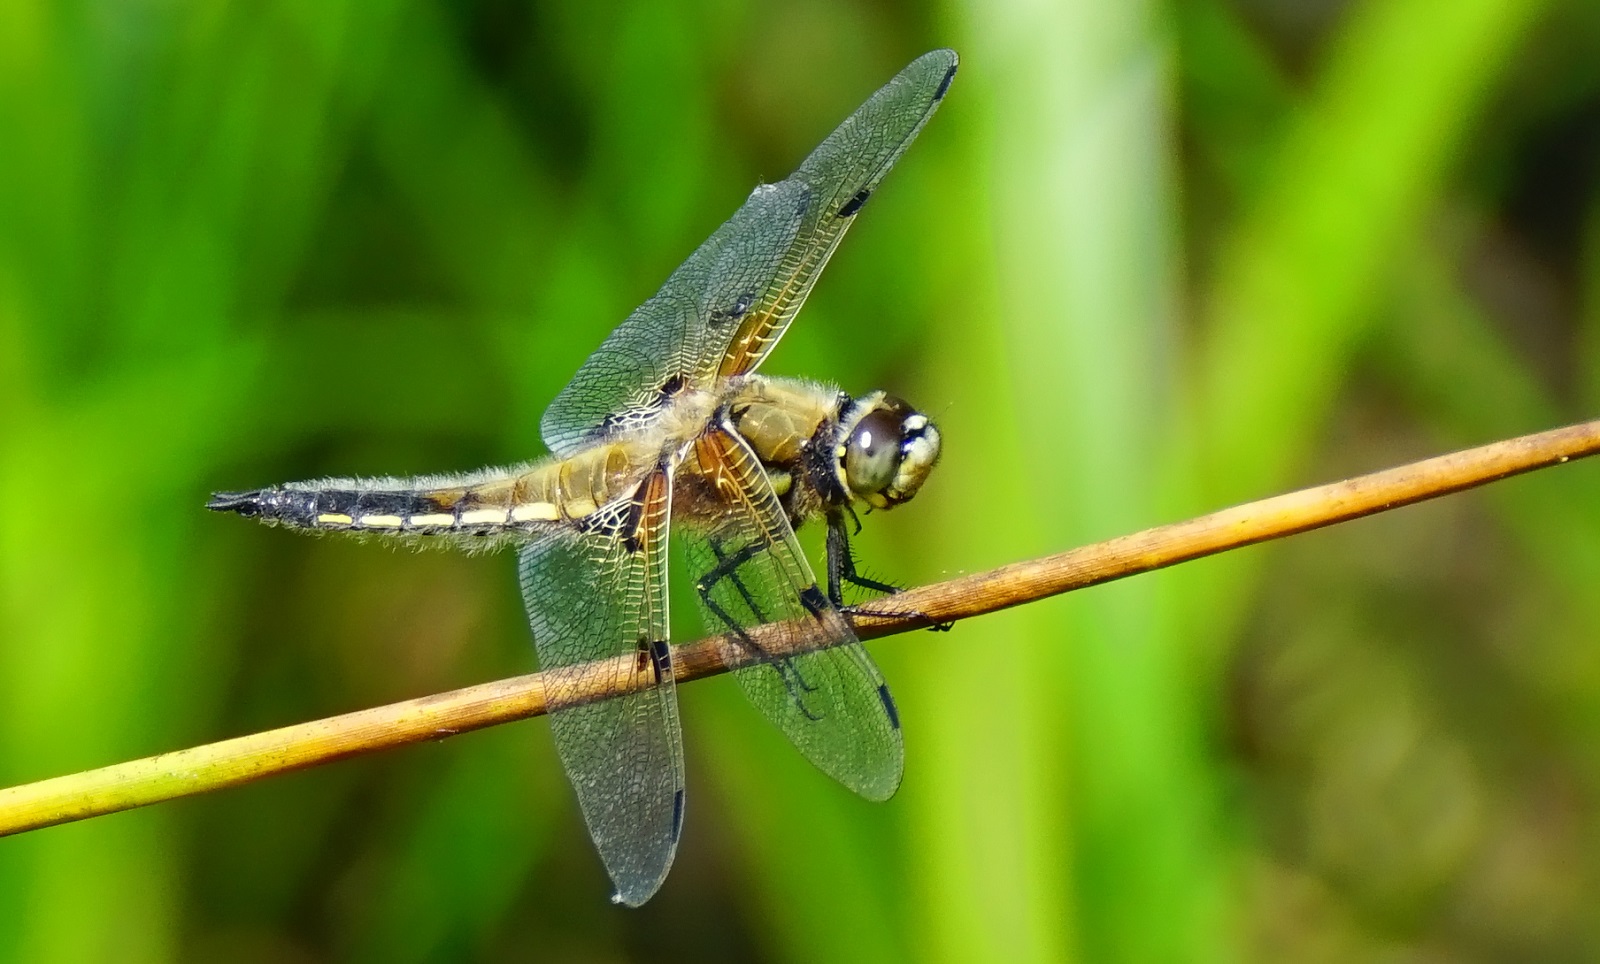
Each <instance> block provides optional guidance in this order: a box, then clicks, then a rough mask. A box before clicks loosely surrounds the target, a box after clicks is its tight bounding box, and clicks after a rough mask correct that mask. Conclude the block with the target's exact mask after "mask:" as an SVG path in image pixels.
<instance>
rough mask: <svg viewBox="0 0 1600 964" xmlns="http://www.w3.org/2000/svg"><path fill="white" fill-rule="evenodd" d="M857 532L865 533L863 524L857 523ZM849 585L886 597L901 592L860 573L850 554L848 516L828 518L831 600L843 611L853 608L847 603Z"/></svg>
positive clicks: (852, 553)
mask: <svg viewBox="0 0 1600 964" xmlns="http://www.w3.org/2000/svg"><path fill="white" fill-rule="evenodd" d="M852 515H854V513H852ZM856 531H857V532H860V531H861V523H860V522H857V523H856ZM845 583H849V584H850V585H852V586H855V587H857V588H860V589H866V590H868V591H870V592H881V593H884V594H886V595H894V594H895V593H897V592H899V591H900V587H899V586H896V585H894V584H892V583H887V582H879V581H878V580H876V579H870V578H868V577H866V576H863V575H861V573H860V572H858V571H857V570H856V556H855V553H854V552H851V551H850V533H849V532H847V531H845V525H844V516H843V514H842V513H841V514H834V515H830V516H829V517H828V598H829V599H831V600H832V601H833V604H834V605H835V606H837V607H838V608H840V609H847V608H849V607H847V606H846V605H845V603H844V584H845Z"/></svg>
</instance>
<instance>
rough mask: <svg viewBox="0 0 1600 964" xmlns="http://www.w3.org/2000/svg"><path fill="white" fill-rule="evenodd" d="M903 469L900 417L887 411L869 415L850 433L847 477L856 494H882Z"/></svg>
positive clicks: (846, 457)
mask: <svg viewBox="0 0 1600 964" xmlns="http://www.w3.org/2000/svg"><path fill="white" fill-rule="evenodd" d="M899 470H900V418H899V417H898V416H896V415H895V414H893V413H892V412H889V411H888V410H886V409H881V408H880V409H876V410H874V411H871V412H868V413H867V414H866V415H865V416H863V417H862V419H861V421H859V422H857V423H856V426H855V428H854V429H853V430H851V432H850V441H849V442H848V443H846V445H845V450H844V477H845V481H846V482H848V483H849V484H850V489H851V491H853V492H855V493H856V494H857V495H871V494H873V493H876V492H882V491H883V490H885V489H887V488H888V487H889V486H890V485H891V484H892V483H893V482H894V477H895V473H896V472H898V471H899Z"/></svg>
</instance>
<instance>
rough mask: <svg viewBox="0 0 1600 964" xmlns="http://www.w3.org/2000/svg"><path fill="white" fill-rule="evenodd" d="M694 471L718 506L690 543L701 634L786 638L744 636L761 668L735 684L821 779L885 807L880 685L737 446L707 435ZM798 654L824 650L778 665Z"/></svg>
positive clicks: (894, 773) (887, 708) (897, 761)
mask: <svg viewBox="0 0 1600 964" xmlns="http://www.w3.org/2000/svg"><path fill="white" fill-rule="evenodd" d="M695 460H696V461H697V462H698V470H699V472H700V473H702V474H701V479H703V480H704V481H705V483H706V486H707V488H708V489H709V490H710V495H708V498H707V501H714V502H715V503H716V504H717V505H718V506H719V511H717V512H716V513H715V514H714V515H712V514H707V515H706V516H705V517H704V518H696V519H695V520H694V530H693V531H692V532H689V534H688V540H687V541H688V545H689V565H690V567H691V571H693V572H694V574H695V576H696V583H695V588H696V590H697V595H698V597H699V599H700V604H701V610H702V613H703V615H704V616H705V619H706V625H707V627H708V628H709V629H710V630H711V631H712V632H722V633H726V632H732V633H739V634H742V633H743V632H744V631H745V630H748V629H749V628H750V627H753V626H757V625H761V624H763V623H785V622H789V623H791V625H792V627H793V628H792V629H791V630H790V634H791V635H790V638H788V639H783V640H780V641H779V642H778V643H776V644H774V643H770V642H769V643H768V644H767V647H766V649H765V650H758V649H756V647H755V643H754V642H753V641H752V640H751V639H750V637H748V636H743V637H742V638H743V640H744V642H743V645H746V646H748V647H751V650H750V651H751V653H752V655H755V656H757V657H758V658H761V659H762V660H763V661H762V662H760V663H758V664H756V665H753V666H747V667H745V668H742V669H739V670H736V671H735V672H734V676H735V677H736V678H737V679H738V681H739V685H740V686H741V687H743V689H744V692H745V695H746V696H748V697H749V698H750V700H751V702H753V703H755V705H756V707H757V708H758V709H760V710H761V712H762V713H763V714H764V715H766V717H767V718H768V719H769V720H771V721H772V722H774V723H776V724H777V725H778V728H779V729H781V730H783V732H784V733H785V734H786V735H787V736H788V737H789V739H790V740H791V741H793V743H794V745H795V746H796V747H798V748H799V750H800V752H801V753H802V754H804V755H805V757H806V759H808V760H810V761H811V762H812V763H814V764H816V765H817V767H818V768H820V769H821V770H822V771H823V772H824V773H827V774H828V775H829V776H831V777H833V778H834V779H836V780H838V781H839V782H840V783H843V784H844V785H845V786H847V787H849V788H850V789H852V790H854V791H856V792H857V793H859V794H861V795H862V796H864V797H867V798H868V799H872V800H885V799H888V798H889V797H890V796H892V795H893V794H894V792H895V790H896V788H898V787H899V785H900V775H901V771H902V766H903V761H904V749H903V744H902V741H901V736H900V721H899V717H898V715H897V713H896V711H895V708H894V702H893V700H892V699H891V698H890V696H889V689H888V687H887V685H885V683H884V680H883V674H882V673H880V672H879V671H878V667H877V666H876V665H874V664H873V662H872V659H871V657H869V656H868V655H867V652H866V650H865V649H864V648H863V647H862V646H861V643H860V642H858V641H857V640H856V637H855V633H854V632H853V631H852V630H851V629H850V626H849V624H848V623H846V622H845V620H844V617H843V616H842V615H840V613H839V611H838V610H837V609H835V608H834V607H833V605H832V604H831V603H829V602H828V599H827V597H826V596H824V595H823V594H822V592H821V591H820V590H819V589H818V587H817V581H816V577H815V576H813V575H812V572H811V566H810V565H809V564H808V563H807V562H806V558H805V555H804V553H802V552H801V550H800V545H799V543H798V541H797V540H796V539H795V536H794V531H793V529H791V528H790V526H789V521H788V519H787V518H786V517H785V516H784V514H783V511H782V509H781V508H780V506H779V505H778V500H777V497H776V496H775V495H774V494H773V491H772V486H771V484H770V483H769V482H768V481H767V476H766V473H765V472H763V471H762V470H761V467H760V466H759V465H758V464H757V462H756V458H755V455H754V453H752V452H751V451H750V449H749V447H748V446H746V445H745V443H744V442H743V440H741V439H740V438H739V437H738V436H737V435H735V434H733V433H732V432H731V431H729V430H726V429H722V428H713V429H711V430H709V431H708V432H707V433H706V434H705V435H703V436H702V437H701V438H700V439H699V440H698V441H697V442H696V445H695ZM697 481H698V480H697ZM802 645H803V646H806V647H826V648H813V649H810V650H809V651H807V652H803V653H799V654H797V655H790V656H781V655H778V653H780V652H784V651H789V650H790V648H791V647H792V646H802Z"/></svg>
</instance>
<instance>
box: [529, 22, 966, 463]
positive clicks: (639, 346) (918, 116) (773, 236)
mask: <svg viewBox="0 0 1600 964" xmlns="http://www.w3.org/2000/svg"><path fill="white" fill-rule="evenodd" d="M956 62H957V59H956V54H955V51H953V50H935V51H933V52H931V53H927V54H923V55H922V56H921V57H918V58H917V59H916V60H914V61H912V62H911V64H910V65H909V66H908V67H906V68H905V69H904V70H902V71H901V72H900V73H899V74H897V75H896V76H895V77H894V79H893V80H891V81H889V83H888V84H886V85H884V86H883V87H882V88H881V89H880V90H879V91H878V92H877V93H875V94H873V95H872V97H870V98H868V100H867V102H866V103H865V104H862V105H861V106H860V107H859V108H857V109H856V111H855V113H853V114H851V115H850V116H849V117H847V118H845V121H844V123H842V124H840V125H839V127H838V128H837V129H835V130H834V132H833V133H832V134H830V135H828V138H827V140H825V141H823V142H822V144H821V145H819V146H818V147H817V149H816V150H814V151H812V152H811V155H810V156H809V157H807V158H806V159H805V162H804V163H802V164H801V165H800V168H799V170H797V171H795V173H794V174H792V175H790V176H789V177H788V178H786V179H785V180H782V181H779V182H778V183H776V184H765V185H762V186H760V187H757V188H756V189H755V191H753V192H752V193H751V194H750V197H749V199H748V200H747V201H745V203H744V206H742V207H741V208H739V210H738V211H737V212H735V213H734V215H733V217H732V218H730V219H729V220H728V221H727V222H726V223H725V224H723V225H722V227H720V228H718V229H717V231H716V233H714V234H713V235H712V236H711V237H710V239H708V240H707V241H706V242H705V243H704V244H702V245H701V246H700V247H699V248H698V249H697V250H696V251H695V252H694V254H692V255H690V256H689V259H688V260H687V261H685V262H684V263H683V264H682V265H681V266H680V267H679V268H678V269H677V270H676V271H674V272H673V273H672V276H671V277H669V278H668V279H667V282H666V284H664V285H662V287H661V290H660V291H658V292H657V293H656V294H655V296H654V297H652V298H651V299H650V300H649V301H647V302H645V303H644V304H643V305H641V306H640V307H639V308H638V309H637V310H635V311H634V312H633V314H631V315H629V316H628V318H627V319H626V320H625V321H624V322H623V323H622V324H621V325H620V326H618V327H617V329H616V330H615V331H613V332H612V333H611V335H610V337H608V338H607V339H606V340H605V342H604V343H603V344H602V345H601V346H600V348H599V349H597V350H596V351H595V353H594V354H593V355H591V356H590V357H589V360H588V361H587V362H585V363H584V365H583V367H582V368H580V369H579V370H578V374H577V376H576V377H574V378H573V380H572V382H571V383H570V384H569V385H567V387H566V388H565V389H563V390H562V392H561V394H560V395H558V396H556V399H555V401H553V402H551V404H550V408H549V409H548V410H546V411H545V413H544V418H543V419H542V421H541V423H540V429H541V431H542V433H543V435H544V440H545V444H546V445H548V446H550V448H551V450H552V451H554V452H556V453H558V454H565V453H567V452H571V451H574V450H576V449H577V448H579V447H581V446H582V445H583V444H584V443H585V442H586V441H588V440H590V439H592V438H593V437H595V436H597V435H601V434H604V433H605V432H606V431H608V430H609V429H611V428H615V427H617V426H619V425H625V424H627V423H629V422H637V421H643V420H648V419H649V418H651V417H653V416H654V414H655V413H656V412H657V411H659V409H660V408H661V406H662V404H663V402H664V401H665V400H666V399H668V398H670V397H671V395H673V394H675V393H676V392H678V391H681V390H683V389H685V388H711V387H713V385H714V383H715V381H716V379H717V378H718V377H726V376H729V375H739V374H745V373H748V372H751V371H754V370H755V368H756V366H758V365H760V364H761V362H762V360H763V359H765V358H766V356H767V354H768V353H769V352H770V351H771V350H772V347H773V346H774V345H776V344H777V342H778V339H779V338H781V337H782V336H783V333H784V331H785V329H787V328H788V326H789V322H790V321H792V320H793V319H794V316H795V313H796V312H798V311H799V310H800V306H801V305H802V304H803V303H804V302H805V299H806V296H807V295H809V294H810V293H811V288H812V285H814V284H815V283H816V280H817V276H818V275H819V274H820V273H821V271H822V269H823V267H824V266H825V265H826V264H827V263H828V258H829V257H830V256H831V255H832V254H833V250H834V248H835V247H837V246H838V244H839V240H840V239H841V238H842V237H843V236H844V232H845V231H846V230H847V229H848V228H849V226H850V224H851V222H852V221H853V220H854V219H855V215H856V214H857V213H858V212H859V211H860V210H861V206H862V205H863V204H865V203H866V201H867V198H868V197H869V196H870V195H871V194H872V191H873V190H874V189H875V188H876V187H877V186H878V182H880V181H882V180H883V177H884V175H885V174H887V173H888V172H889V169H890V168H891V167H893V166H894V163H895V161H897V160H899V158H900V155H901V154H903V153H904V152H905V150H906V148H907V147H909V146H910V144H911V142H912V140H914V139H915V138H916V136H917V133H918V132H919V131H921V130H922V126H923V125H924V124H926V123H927V121H928V118H929V117H931V116H932V115H933V111H934V109H935V108H937V107H938V105H939V101H940V99H941V98H942V97H943V96H944V92H945V90H946V88H948V87H949V84H950V80H951V78H952V77H953V76H954V75H955V70H956Z"/></svg>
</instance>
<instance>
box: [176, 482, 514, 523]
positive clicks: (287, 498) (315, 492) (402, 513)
mask: <svg viewBox="0 0 1600 964" xmlns="http://www.w3.org/2000/svg"><path fill="white" fill-rule="evenodd" d="M466 492H467V490H465V489H459V488H458V489H454V490H450V489H445V490H436V491H425V490H420V489H394V490H391V489H362V488H344V487H331V486H330V487H327V488H323V487H317V486H309V485H284V486H273V487H272V488H269V489H260V490H257V491H255V492H219V493H217V494H216V495H215V496H213V497H212V499H211V501H210V502H209V503H208V504H207V505H206V508H208V509H215V510H217V511H220V512H237V513H238V514H240V515H243V516H248V517H251V518H256V519H260V520H261V521H262V522H265V523H268V524H273V525H283V526H290V527H292V528H296V529H318V530H324V531H335V532H377V533H390V534H412V535H436V534H443V533H448V532H474V531H492V530H495V529H503V528H505V527H506V524H507V522H509V521H510V512H509V511H508V510H507V509H506V508H505V507H495V506H482V505H478V504H476V503H475V502H473V501H471V500H468V499H465V498H463V496H464V495H465V494H466Z"/></svg>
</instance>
